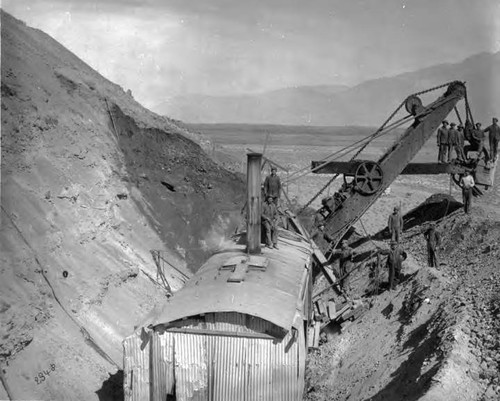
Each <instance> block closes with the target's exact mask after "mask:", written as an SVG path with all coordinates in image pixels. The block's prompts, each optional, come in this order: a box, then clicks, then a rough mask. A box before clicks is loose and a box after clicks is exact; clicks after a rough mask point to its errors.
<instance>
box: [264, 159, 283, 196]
mask: <svg viewBox="0 0 500 401" xmlns="http://www.w3.org/2000/svg"><path fill="white" fill-rule="evenodd" d="M264 191H265V193H266V199H267V197H268V196H271V197H272V198H273V202H274V203H275V204H276V205H278V201H279V199H280V196H281V180H280V178H279V177H278V176H277V175H276V167H274V166H273V167H271V175H268V176H267V177H266V179H265V181H264Z"/></svg>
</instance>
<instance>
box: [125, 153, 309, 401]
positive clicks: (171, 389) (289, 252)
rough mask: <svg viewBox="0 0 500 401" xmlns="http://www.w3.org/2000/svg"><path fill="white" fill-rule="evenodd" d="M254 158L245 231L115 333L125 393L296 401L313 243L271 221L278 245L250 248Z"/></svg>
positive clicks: (256, 199)
mask: <svg viewBox="0 0 500 401" xmlns="http://www.w3.org/2000/svg"><path fill="white" fill-rule="evenodd" d="M254 156H255V155H254ZM250 159H251V156H249V165H250V164H251V163H250ZM257 159H258V160H257V162H256V163H254V167H255V168H254V169H253V172H251V171H249V174H248V181H249V191H248V197H249V199H248V205H250V206H249V210H248V218H247V221H248V223H247V224H248V226H247V233H246V234H245V233H243V234H241V235H239V236H237V237H235V238H234V242H233V243H232V244H231V245H230V246H229V248H226V249H223V250H221V251H219V252H218V253H216V254H215V255H213V256H212V257H211V258H210V259H208V261H207V262H206V263H205V264H204V265H203V266H202V267H201V268H200V269H199V270H198V271H197V272H196V274H195V275H194V276H193V277H192V278H191V279H190V280H189V281H188V282H187V284H186V286H185V287H184V288H182V289H181V290H179V291H178V292H176V293H175V294H174V295H173V296H172V297H171V298H169V299H168V300H166V303H165V305H163V306H162V307H161V309H159V310H157V311H155V312H153V313H152V314H151V316H149V317H148V318H147V319H146V321H145V322H144V323H143V324H141V325H140V326H139V328H138V329H137V330H136V331H135V332H134V333H133V334H132V335H131V336H129V337H127V338H126V339H125V340H124V342H123V346H124V393H125V400H126V401H149V400H162V401H163V400H182V401H186V400H210V401H240V400H241V401H251V400H262V401H266V400H268V401H271V400H272V401H276V400H283V401H292V400H296V401H299V400H302V398H303V393H304V379H305V363H306V356H307V338H306V337H307V328H308V323H309V320H310V317H311V315H312V311H311V293H312V258H313V249H312V247H311V243H310V242H309V241H308V240H307V239H306V238H305V237H303V236H301V235H299V234H296V233H293V232H290V231H287V230H282V229H280V231H279V249H267V248H266V249H264V250H263V251H261V250H260V204H261V199H260V155H259V158H257ZM249 170H250V167H249ZM253 207H255V209H252V208H253ZM247 245H248V247H247Z"/></svg>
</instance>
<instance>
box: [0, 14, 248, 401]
mask: <svg viewBox="0 0 500 401" xmlns="http://www.w3.org/2000/svg"><path fill="white" fill-rule="evenodd" d="M1 18H2V66H1V69H2V71H1V72H2V85H1V92H2V105H1V107H2V160H1V161H2V188H1V189H2V192H1V222H2V224H1V230H0V240H1V243H0V249H1V252H0V275H1V279H0V293H1V298H0V311H1V315H0V318H1V325H0V337H1V341H0V343H1V345H0V363H1V366H2V369H3V370H2V381H3V383H4V386H0V399H4V398H8V395H10V396H12V397H13V398H15V399H61V400H62V399H67V400H69V399H72V400H73V399H85V400H90V399H97V398H100V399H107V398H106V397H107V391H108V389H107V387H106V385H105V386H104V388H102V389H101V387H102V386H103V382H104V381H105V380H106V379H107V378H108V377H109V376H108V375H109V374H112V375H114V376H113V377H114V378H115V379H116V381H119V376H120V375H119V369H120V367H121V363H122V347H121V340H122V338H123V337H124V336H126V335H128V334H129V333H130V332H131V330H132V329H133V326H134V323H136V322H137V321H139V320H140V319H141V317H142V316H143V315H144V314H145V313H147V312H148V311H149V310H150V309H151V308H152V306H153V304H155V303H158V302H161V301H162V299H164V297H165V296H166V292H165V291H164V290H163V288H162V286H161V285H159V284H158V282H159V278H158V276H157V271H156V266H155V264H154V263H153V259H152V257H151V255H150V250H161V251H162V252H163V255H164V257H165V259H166V260H167V261H168V263H169V264H170V265H171V266H172V267H169V266H170V265H169V264H167V265H166V266H167V271H166V276H167V280H168V281H169V284H170V285H171V286H172V289H173V290H175V289H178V288H179V287H180V286H181V285H182V283H183V280H184V276H183V273H180V272H184V274H187V273H186V272H187V269H191V270H194V269H196V268H197V267H198V266H199V264H200V262H201V261H202V260H204V259H205V257H206V256H207V255H208V254H209V253H210V250H211V248H213V247H216V246H217V244H218V243H219V241H220V240H221V239H222V238H223V236H224V234H225V232H226V231H227V230H231V229H232V222H233V220H234V219H233V216H236V215H237V214H238V211H239V209H240V208H241V205H242V203H241V200H242V197H243V196H244V190H243V183H242V180H241V178H240V177H238V176H235V175H234V174H231V173H228V172H227V171H225V170H223V169H222V168H220V167H219V166H218V165H217V164H215V163H214V162H213V161H212V160H210V159H209V158H208V157H207V155H206V154H205V153H204V151H203V149H204V148H205V149H209V148H210V144H209V143H208V142H207V141H205V140H204V139H203V138H202V137H201V136H199V135H195V134H191V133H189V132H188V131H187V130H185V129H180V128H178V127H177V126H176V125H175V124H174V123H173V122H172V121H170V120H168V119H167V118H163V117H159V116H157V115H155V114H153V113H151V112H149V111H147V110H145V109H144V108H142V107H141V106H140V105H139V104H138V103H137V102H135V101H134V99H133V98H132V96H131V95H130V94H128V93H126V92H125V91H123V89H122V88H120V87H119V86H117V85H114V84H113V83H111V82H109V81H107V80H106V79H105V78H103V77H102V76H100V75H99V74H98V73H96V72H95V71H94V70H92V69H91V68H90V67H89V66H88V65H86V64H85V63H83V62H82V61H81V60H80V59H78V58H77V57H76V56H75V55H73V54H72V53H70V52H69V51H67V50H66V49H65V48H64V47H62V46H61V45H60V44H58V43H57V42H55V41H54V40H53V39H51V38H50V37H49V36H47V35H45V34H44V33H43V32H40V31H37V30H34V29H31V28H29V27H27V26H25V25H24V24H23V23H22V22H20V21H18V20H16V19H14V18H13V17H11V16H9V15H8V14H6V13H3V12H2V15H1ZM110 115H112V117H113V118H110ZM174 267H175V268H174ZM177 269H178V270H177ZM179 271H180V272H179ZM117 371H118V373H116V372H117ZM107 384H110V385H111V384H113V381H108V382H107ZM7 392H9V393H10V394H7Z"/></svg>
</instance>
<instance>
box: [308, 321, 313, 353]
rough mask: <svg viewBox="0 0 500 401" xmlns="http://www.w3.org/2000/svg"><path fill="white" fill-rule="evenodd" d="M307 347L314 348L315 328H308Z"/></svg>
mask: <svg viewBox="0 0 500 401" xmlns="http://www.w3.org/2000/svg"><path fill="white" fill-rule="evenodd" d="M307 347H308V348H312V347H314V326H309V327H308V328H307Z"/></svg>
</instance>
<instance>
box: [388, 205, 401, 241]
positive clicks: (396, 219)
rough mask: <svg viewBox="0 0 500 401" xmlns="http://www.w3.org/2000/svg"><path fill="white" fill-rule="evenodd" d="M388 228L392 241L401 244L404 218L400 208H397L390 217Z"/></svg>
mask: <svg viewBox="0 0 500 401" xmlns="http://www.w3.org/2000/svg"><path fill="white" fill-rule="evenodd" d="M387 227H388V228H389V234H390V236H391V241H396V242H397V243H398V244H399V240H400V238H401V236H402V232H403V216H402V215H401V210H400V207H399V206H395V207H394V210H393V211H392V213H391V214H390V215H389V219H388V221H387Z"/></svg>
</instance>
